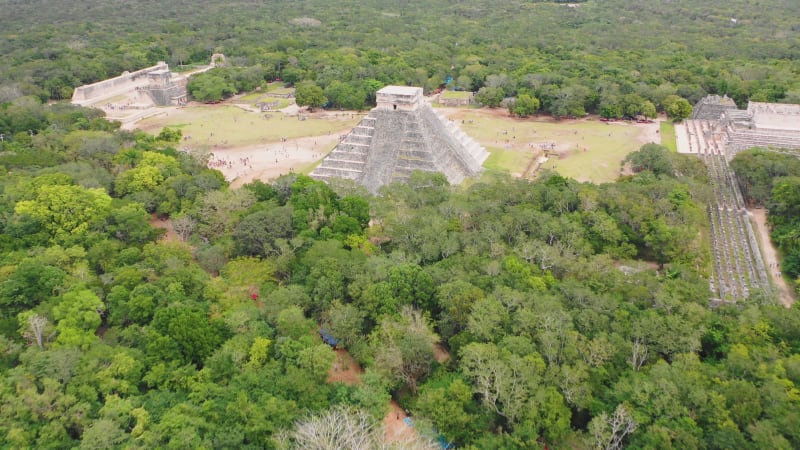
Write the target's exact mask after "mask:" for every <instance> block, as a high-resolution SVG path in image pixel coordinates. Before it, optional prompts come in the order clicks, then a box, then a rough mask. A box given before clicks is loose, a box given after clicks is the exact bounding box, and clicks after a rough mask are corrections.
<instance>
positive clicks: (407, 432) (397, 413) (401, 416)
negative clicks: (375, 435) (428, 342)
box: [326, 344, 450, 444]
mask: <svg viewBox="0 0 800 450" xmlns="http://www.w3.org/2000/svg"><path fill="white" fill-rule="evenodd" d="M335 351H336V360H335V361H334V363H333V367H331V369H330V371H328V379H327V380H326V381H327V382H328V383H343V384H346V385H348V386H357V385H359V384H361V374H363V373H364V369H362V368H361V366H359V365H358V362H356V360H355V359H353V357H352V356H351V355H350V353H348V352H347V350H345V349H341V348H340V349H336V350H335ZM434 357H435V358H436V360H437V361H439V362H443V361H446V360H447V358H449V357H450V354H449V353H447V350H445V349H444V348H443V347H442V346H441V345H439V344H437V345H436V348H435V349H434ZM407 417H408V414H406V412H405V411H403V408H401V407H400V405H399V404H398V403H397V402H396V401H394V400H391V401H390V402H389V412H388V413H386V416H384V418H383V426H384V429H385V434H384V441H385V442H386V443H387V444H391V443H402V442H409V441H411V440H414V439H416V438H417V430H416V429H415V428H414V427H412V426H409V425H408V424H407V423H406V421H405V419H406V418H407Z"/></svg>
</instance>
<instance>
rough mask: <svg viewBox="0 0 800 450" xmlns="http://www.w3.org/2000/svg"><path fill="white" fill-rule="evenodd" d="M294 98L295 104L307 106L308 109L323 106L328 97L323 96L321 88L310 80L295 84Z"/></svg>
mask: <svg viewBox="0 0 800 450" xmlns="http://www.w3.org/2000/svg"><path fill="white" fill-rule="evenodd" d="M294 98H295V102H296V103H297V106H308V109H310V110H313V109H314V108H319V107H322V106H325V104H326V103H328V98H327V97H325V93H324V92H323V91H322V88H321V87H319V86H317V84H316V83H314V82H313V81H310V80H306V81H303V82H300V83H298V84H297V87H296V88H295V93H294Z"/></svg>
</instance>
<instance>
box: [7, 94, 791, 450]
mask: <svg viewBox="0 0 800 450" xmlns="http://www.w3.org/2000/svg"><path fill="white" fill-rule="evenodd" d="M7 109H8V110H9V111H12V112H14V114H11V117H12V118H13V117H31V118H35V119H36V120H37V122H36V123H37V124H38V127H37V132H36V133H33V136H29V135H27V134H25V133H21V135H20V138H19V139H16V140H15V141H14V142H13V143H11V144H9V143H7V142H6V143H4V144H3V145H4V149H5V151H4V153H3V154H2V156H0V163H2V165H3V167H4V171H3V175H2V189H3V196H2V204H1V205H0V207H1V208H2V236H3V239H2V241H1V242H0V244H1V245H2V255H0V308H1V309H2V316H1V317H2V320H1V323H0V330H2V334H1V335H0V355H1V357H0V370H2V376H0V441H2V442H3V443H4V444H5V446H6V447H8V448H21V447H36V448H71V447H80V448H156V447H163V448H234V447H235V448H325V447H314V446H313V445H312V443H311V442H310V441H309V439H311V437H309V436H310V435H313V433H310V432H309V429H313V430H316V431H317V432H319V430H320V429H325V424H328V426H330V424H331V423H335V424H337V426H341V424H343V423H347V424H350V425H348V426H351V427H353V428H355V429H359V430H362V431H363V434H364V436H361V438H362V439H366V440H367V442H372V444H370V445H369V447H374V448H377V447H380V444H379V442H378V441H379V440H380V439H379V438H380V434H376V433H375V432H374V430H375V428H374V425H373V424H374V423H377V422H378V421H379V420H380V418H381V417H383V415H384V414H386V408H387V402H388V400H389V399H390V398H395V399H396V400H397V401H399V402H400V404H401V405H402V406H403V407H404V408H405V409H407V410H409V412H411V414H412V415H413V417H414V420H415V423H416V428H417V429H418V430H419V431H420V435H421V436H422V437H421V438H420V441H419V442H416V443H415V446H414V447H408V448H435V447H436V446H437V445H438V444H435V443H434V442H433V439H434V438H437V437H438V438H439V439H441V440H443V441H445V442H449V443H452V444H454V445H457V446H459V447H463V448H475V449H486V448H498V449H500V448H502V449H513V448H520V449H522V448H538V447H544V446H547V447H548V448H590V447H591V448H620V447H622V446H628V447H629V448H718V449H730V448H748V447H750V448H783V449H790V448H796V447H798V446H799V445H800V434H798V430H800V426H798V425H800V396H798V385H800V356H799V355H800V309H798V308H797V307H794V308H792V309H788V310H787V309H785V308H783V307H781V306H776V305H775V304H774V303H773V301H772V300H770V299H769V298H767V297H764V296H758V295H754V296H753V298H752V299H751V301H749V302H747V303H744V304H739V305H735V306H725V307H721V308H719V309H716V310H710V309H709V308H708V300H709V290H708V280H707V276H708V273H707V270H708V267H709V263H708V250H707V242H706V241H705V239H704V237H703V236H704V235H705V234H706V232H703V231H702V230H707V229H708V224H707V219H706V216H705V214H704V208H703V206H702V205H703V203H704V201H705V199H707V198H708V195H709V194H708V192H707V187H706V184H707V180H706V178H705V176H706V175H705V173H706V172H705V169H704V167H703V166H702V163H701V161H700V160H698V159H695V158H691V157H681V156H678V155H675V154H671V153H669V152H668V151H667V150H666V149H664V148H663V147H660V146H658V145H655V144H649V145H647V146H645V147H644V148H643V149H642V150H640V152H638V153H635V154H633V155H632V156H631V157H630V158H629V163H630V164H632V165H633V166H635V168H636V169H637V170H638V172H637V173H636V174H634V175H631V176H626V177H624V178H621V179H620V180H619V181H618V182H615V183H611V184H603V185H593V184H588V183H584V184H580V183H577V182H575V181H573V180H569V179H565V178H562V177H560V176H559V175H557V174H554V173H545V174H543V175H542V176H541V177H539V178H538V179H537V180H536V181H533V182H530V181H524V180H517V179H511V178H509V177H508V176H506V175H499V174H488V175H486V176H484V177H483V178H482V179H480V180H476V181H474V182H472V183H470V184H469V185H468V186H464V187H458V188H457V187H451V186H449V185H448V184H447V182H446V180H445V179H444V177H443V176H442V175H440V174H426V173H416V174H415V175H414V176H413V177H412V179H411V180H410V182H409V183H408V184H403V185H390V186H387V187H385V188H384V189H383V191H382V192H381V195H379V196H371V195H368V194H367V193H366V192H364V191H363V189H362V188H360V187H357V186H355V185H351V184H346V183H341V184H333V185H330V186H329V185H327V184H324V183H321V182H317V181H314V180H312V179H310V178H308V177H305V176H302V175H291V176H284V177H282V178H279V179H277V180H276V181H275V182H274V183H271V184H265V183H262V182H254V183H252V184H249V185H246V186H245V187H243V188H241V189H230V188H228V187H227V183H226V182H225V181H224V180H223V179H222V177H221V176H220V174H219V173H218V172H216V171H214V170H210V169H207V168H206V167H205V164H204V162H203V161H198V160H196V159H194V158H193V157H191V156H189V155H187V154H184V153H180V152H176V151H175V150H174V145H175V143H176V142H178V141H179V140H180V132H177V131H174V130H169V129H167V130H164V131H163V132H162V133H161V134H160V135H158V136H150V135H147V134H144V133H138V132H136V133H130V132H125V131H118V130H117V129H116V127H115V126H114V125H113V124H110V123H108V122H105V121H104V120H103V119H102V118H97V117H95V116H94V114H95V113H94V112H93V111H91V110H84V109H80V108H76V107H71V106H66V105H53V106H41V105H38V104H36V103H34V102H29V103H24V102H23V104H17V103H14V104H12V105H11V106H9V107H8V108H7ZM31 120H33V119H31ZM31 123H33V122H31ZM25 126H28V125H25ZM25 126H23V127H22V128H20V130H23V129H24V128H25ZM24 136H27V139H23V137H24ZM782 180H783V179H782ZM786 180H789V181H792V180H793V179H792V178H786ZM781 182H782V181H778V182H776V184H775V187H774V188H773V191H772V192H776V191H778V190H780V186H781ZM795 183H796V180H795ZM772 201H781V200H780V197H778V196H775V195H773V200H772ZM792 204H793V205H797V203H796V202H795V203H792ZM795 207H796V206H795ZM153 215H154V216H157V217H163V218H169V220H170V221H171V223H172V228H173V233H172V234H171V235H169V236H163V232H164V230H163V229H158V228H154V227H153V226H151V224H150V220H151V217H152V216H153ZM698 230H701V232H700V233H698ZM319 327H323V328H324V329H325V330H327V332H328V333H330V334H332V335H334V336H335V337H336V338H337V339H338V340H339V345H340V346H342V347H345V348H347V349H348V350H349V351H350V353H351V354H352V355H353V356H354V357H355V358H356V359H357V360H358V361H359V362H360V363H361V364H362V365H363V367H365V369H366V372H365V373H364V374H363V375H362V376H361V379H362V382H361V383H360V384H358V385H345V384H341V383H327V382H326V380H327V377H328V372H329V369H330V367H331V365H332V363H333V361H334V357H335V356H334V353H333V352H332V350H331V349H330V347H328V346H327V345H326V344H324V343H323V342H322V341H321V340H320V339H319V336H318V335H317V330H318V328H319ZM437 345H439V346H442V347H443V348H444V349H445V350H446V351H449V353H450V355H451V357H450V359H449V360H447V361H445V362H443V363H437V362H436V361H435V360H434V358H433V354H434V348H435V346H437ZM359 427H360V428H359ZM370 430H372V431H370ZM355 434H357V433H355V432H352V433H351V434H348V436H351V437H352V436H353V435H355ZM376 436H377V437H376ZM338 439H343V438H342V437H341V436H340V437H339V438H338ZM370 439H372V441H370ZM428 439H430V441H427V440H428Z"/></svg>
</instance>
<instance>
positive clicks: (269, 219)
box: [233, 206, 293, 256]
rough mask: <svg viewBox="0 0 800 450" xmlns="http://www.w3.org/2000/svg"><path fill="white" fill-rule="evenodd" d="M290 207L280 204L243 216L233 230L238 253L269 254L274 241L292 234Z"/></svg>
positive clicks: (273, 246) (274, 250)
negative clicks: (279, 205)
mask: <svg viewBox="0 0 800 450" xmlns="http://www.w3.org/2000/svg"><path fill="white" fill-rule="evenodd" d="M292 231H293V229H292V208H290V207H288V206H281V207H276V208H270V209H268V210H266V211H258V212H255V213H253V214H250V215H248V216H245V217H244V218H243V219H242V220H241V222H239V224H238V225H236V228H234V230H233V237H234V239H235V242H236V247H237V250H238V252H239V254H240V255H254V256H256V255H270V254H273V253H275V252H276V251H277V246H276V244H275V241H276V240H277V239H281V238H284V239H286V238H289V237H291V235H292Z"/></svg>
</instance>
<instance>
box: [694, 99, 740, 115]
mask: <svg viewBox="0 0 800 450" xmlns="http://www.w3.org/2000/svg"><path fill="white" fill-rule="evenodd" d="M731 109H737V107H736V102H734V101H733V100H731V99H730V98H728V96H722V97H720V96H719V95H707V96H705V97H703V98H702V99H700V101H699V102H697V104H696V105H694V109H693V110H692V119H695V120H719V119H720V117H721V116H722V114H723V113H724V112H725V111H727V110H731Z"/></svg>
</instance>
